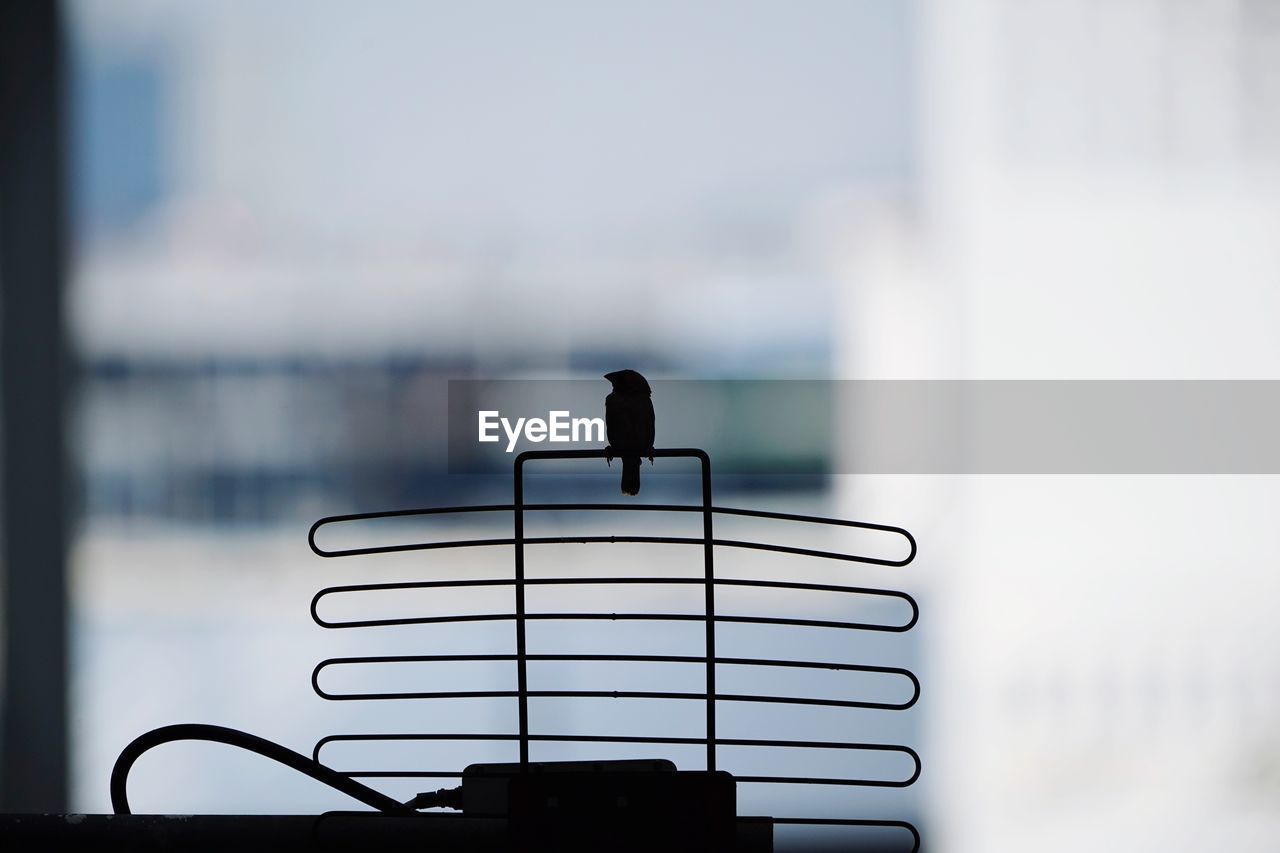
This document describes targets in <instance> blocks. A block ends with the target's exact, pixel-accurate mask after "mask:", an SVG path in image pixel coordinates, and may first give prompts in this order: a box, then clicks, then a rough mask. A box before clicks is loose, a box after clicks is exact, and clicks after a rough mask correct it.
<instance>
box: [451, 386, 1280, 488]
mask: <svg viewBox="0 0 1280 853" xmlns="http://www.w3.org/2000/svg"><path fill="white" fill-rule="evenodd" d="M650 385H651V386H652V389H653V396H652V400H653V406H654V410H655V413H656V420H657V427H656V434H657V439H656V442H655V443H656V445H657V446H659V447H700V448H702V449H704V450H706V451H707V452H708V453H709V454H710V455H711V458H712V464H713V467H714V469H715V471H716V472H717V473H721V474H725V473H727V474H751V475H760V474H778V475H793V474H798V475H812V474H826V473H854V474H1280V448H1277V436H1280V382H1273V381H1247V380H1245V381H1217V380H1214V381H1208V380H1206V381H1199V380H1195V381H1192V380H1188V381H1182V380H1175V381H1148V380H1118V381H1095V380H1079V381H1076V380H1062V381H1044V380H1008V381H994V380H993V381H952V380H939V381H933V380H918V381H897V380H894V381H888V380H886V381H854V380H848V381H843V380H686V379H659V380H652V381H651V382H650ZM609 390H610V386H609V383H608V382H607V381H605V380H604V379H600V380H580V379H575V380H453V381H450V382H449V468H450V471H451V472H455V473H491V472H496V471H500V470H510V467H511V465H512V463H513V462H514V459H515V455H516V454H517V453H519V452H520V451H522V450H556V449H560V450H570V449H585V448H593V447H594V448H600V447H603V446H604V445H605V443H606V440H607V437H606V436H605V434H604V432H605V425H604V398H605V395H606V394H607V393H608V392H609Z"/></svg>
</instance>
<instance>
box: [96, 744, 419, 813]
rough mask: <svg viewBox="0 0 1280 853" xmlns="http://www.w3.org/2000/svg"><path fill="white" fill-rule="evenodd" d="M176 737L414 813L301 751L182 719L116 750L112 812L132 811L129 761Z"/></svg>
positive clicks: (390, 809) (393, 810)
mask: <svg viewBox="0 0 1280 853" xmlns="http://www.w3.org/2000/svg"><path fill="white" fill-rule="evenodd" d="M177 740H207V741H212V742H213V743H225V744H227V745H228V746H238V747H240V748H241V749H247V750H249V751H250V752H256V753H257V754H258V755H261V756H263V757H265V758H270V759H273V760H275V761H278V762H280V763H281V764H284V765H286V766H288V767H292V768H293V769H294V770H297V771H298V772H300V773H305V774H307V775H308V776H310V777H311V778H312V779H315V780H316V781H319V782H323V783H324V784H326V785H328V786H329V787H331V788H336V789H337V790H339V791H341V792H342V793H344V794H347V795H348V796H351V797H354V798H355V799H357V800H359V801H360V802H362V803H364V804H365V805H367V806H372V807H373V808H375V809H377V810H378V811H380V812H388V813H390V814H401V815H407V814H416V813H417V812H416V811H415V809H414V807H413V806H412V805H409V804H405V803H401V802H399V801H398V800H393V799H392V798H391V797H388V796H387V795H386V794H384V793H382V792H381V791H376V790H374V789H373V788H370V787H369V786H368V785H362V784H360V783H359V782H357V781H355V780H354V779H351V778H348V777H347V776H344V775H343V774H341V773H339V772H337V771H336V770H333V769H331V768H329V767H325V766H324V765H323V764H321V763H319V762H318V761H312V760H311V759H310V758H307V757H306V756H305V755H302V754H301V753H298V752H294V751H293V750H291V749H288V748H286V747H283V746H281V745H280V744H278V743H272V742H271V741H269V740H266V739H265V738H260V737H258V736H257V735H251V734H249V733H248V732H242V731H239V730H237V729H229V728H226V727H225V726H210V725H204V724H202V723H182V724H180V725H176V726H162V727H161V728H158V729H153V730H151V731H149V732H147V733H146V734H144V735H142V736H140V737H138V738H136V739H134V741H133V742H132V743H131V744H129V745H128V746H126V747H125V748H124V751H123V752H121V753H120V757H119V758H117V759H116V764H115V767H113V768H112V769H111V807H112V808H113V809H115V813H116V814H132V812H131V811H130V810H129V796H128V792H127V786H128V782H129V770H130V769H131V768H132V767H133V763H134V762H135V761H137V760H138V759H139V758H140V757H141V756H142V754H143V753H144V752H147V751H148V750H150V749H154V748H155V747H157V746H161V745H163V744H166V743H172V742H173V741H177ZM438 793H441V792H438ZM419 796H422V795H419ZM415 799H416V798H415ZM411 802H412V801H411ZM418 808H425V806H419V807H418Z"/></svg>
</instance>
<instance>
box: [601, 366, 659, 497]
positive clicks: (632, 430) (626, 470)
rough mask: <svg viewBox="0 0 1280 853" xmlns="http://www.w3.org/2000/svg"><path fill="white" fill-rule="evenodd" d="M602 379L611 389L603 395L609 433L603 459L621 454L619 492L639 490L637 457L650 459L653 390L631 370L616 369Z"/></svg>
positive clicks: (627, 493)
mask: <svg viewBox="0 0 1280 853" xmlns="http://www.w3.org/2000/svg"><path fill="white" fill-rule="evenodd" d="M604 378H605V379H608V380H609V381H610V382H612V383H613V391H612V392H611V393H610V394H609V396H607V397H605V398H604V425H605V429H606V430H607V431H608V434H609V446H608V447H606V448H605V451H604V452H605V460H606V461H608V462H612V461H613V457H614V456H621V457H622V493H623V494H624V495H635V494H639V492H640V457H641V456H648V457H649V461H650V462H652V461H653V425H654V418H653V400H651V399H650V396H651V395H652V394H653V392H652V391H651V390H650V389H649V383H648V382H646V381H645V378H644V377H643V376H641V375H640V374H639V373H636V372H635V371H634V370H615V371H614V372H613V373H606V374H605V375H604Z"/></svg>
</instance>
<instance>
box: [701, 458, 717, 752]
mask: <svg viewBox="0 0 1280 853" xmlns="http://www.w3.org/2000/svg"><path fill="white" fill-rule="evenodd" d="M697 454H698V459H699V460H700V461H701V462H702V561H703V576H704V578H705V582H706V609H707V613H706V617H707V769H708V770H715V769H716V568H715V545H714V544H713V542H712V535H711V519H712V517H713V515H714V511H713V509H712V507H711V457H710V456H708V455H707V454H706V453H704V452H703V451H701V450H699V451H697Z"/></svg>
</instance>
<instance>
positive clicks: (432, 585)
mask: <svg viewBox="0 0 1280 853" xmlns="http://www.w3.org/2000/svg"><path fill="white" fill-rule="evenodd" d="M514 583H515V582H514V581H511V580H506V579H505V578H486V579H480V580H465V581H454V580H447V581H410V582H404V583H377V584H349V585H345V586H331V587H325V588H324V589H321V590H320V591H319V592H317V593H316V594H315V595H314V596H313V597H312V599H311V618H312V619H313V620H314V621H315V623H316V624H317V625H320V626H321V627H323V628H355V627H361V628H367V627H372V626H374V625H396V624H410V625H412V624H422V623H421V622H420V621H418V620H417V618H416V617H415V618H411V619H410V620H409V621H402V620H397V619H391V620H361V621H357V622H330V621H328V620H325V619H324V618H322V617H321V616H320V613H319V605H320V601H321V600H322V599H323V598H325V597H327V596H330V595H342V594H346V593H356V592H384V591H388V590H403V589H450V588H461V587H477V586H510V585H512V584H514ZM702 583H704V581H703V579H702V578H665V577H640V578H636V577H628V578H526V579H525V586H558V585H564V586H597V585H610V584H642V585H658V586H681V585H691V584H702ZM715 583H716V584H717V585H718V586H747V587H769V588H774V589H791V590H800V591H817V592H839V593H845V594H849V595H871V596H878V597H881V598H896V599H899V600H900V601H904V602H906V604H907V605H908V606H909V607H910V608H911V619H909V620H908V621H907V622H906V623H905V624H904V625H900V626H872V627H868V628H863V630H882V631H898V632H901V631H909V630H911V628H912V627H914V626H915V624H916V621H917V620H918V619H919V616H920V607H919V605H918V604H916V601H915V599H914V598H912V597H911V596H910V595H909V594H907V593H905V592H899V591H897V590H885V589H874V588H871V587H860V586H840V585H836V584H811V583H797V582H794V581H762V580H753V579H748V578H720V579H717V580H716V581H715ZM425 618H427V619H429V620H431V621H439V620H440V619H441V618H443V619H446V620H448V619H453V618H457V619H459V620H466V619H467V618H468V617H425ZM499 618H503V614H492V615H490V616H486V617H485V619H499ZM526 618H529V617H528V615H527V614H526ZM584 618H593V617H590V616H589V615H588V616H584ZM594 618H601V617H594ZM608 618H625V614H609V616H608ZM723 618H724V619H726V620H728V617H723ZM744 618H746V617H744ZM472 621H474V620H472ZM481 621H484V620H481ZM843 627H861V625H860V623H845V624H844V625H843Z"/></svg>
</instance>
